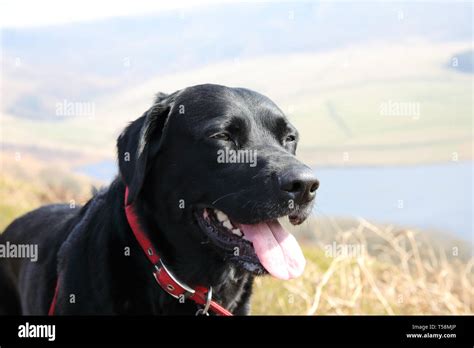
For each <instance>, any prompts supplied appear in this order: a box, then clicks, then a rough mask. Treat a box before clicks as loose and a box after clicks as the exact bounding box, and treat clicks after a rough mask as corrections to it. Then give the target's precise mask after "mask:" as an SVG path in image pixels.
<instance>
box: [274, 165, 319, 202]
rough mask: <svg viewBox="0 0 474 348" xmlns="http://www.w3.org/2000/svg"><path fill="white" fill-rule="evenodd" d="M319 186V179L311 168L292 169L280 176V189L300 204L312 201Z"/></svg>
mask: <svg viewBox="0 0 474 348" xmlns="http://www.w3.org/2000/svg"><path fill="white" fill-rule="evenodd" d="M318 187H319V181H318V179H316V177H315V175H314V174H313V172H312V171H311V170H310V169H304V170H290V171H288V172H286V173H284V174H283V175H282V176H281V177H280V189H281V190H282V191H285V192H286V193H287V194H288V195H289V196H290V197H291V199H293V200H294V201H295V202H296V203H299V204H304V203H308V202H311V201H312V200H313V199H314V197H315V196H316V190H317V189H318Z"/></svg>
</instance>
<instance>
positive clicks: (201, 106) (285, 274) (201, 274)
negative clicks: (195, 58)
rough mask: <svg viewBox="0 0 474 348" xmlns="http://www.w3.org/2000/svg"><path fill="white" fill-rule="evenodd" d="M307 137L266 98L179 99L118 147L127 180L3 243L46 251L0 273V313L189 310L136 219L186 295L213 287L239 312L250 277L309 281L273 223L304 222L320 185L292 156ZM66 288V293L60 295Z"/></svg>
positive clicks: (166, 102)
mask: <svg viewBox="0 0 474 348" xmlns="http://www.w3.org/2000/svg"><path fill="white" fill-rule="evenodd" d="M297 141H298V133H297V131H296V130H295V128H294V127H293V126H292V125H291V124H290V123H289V122H288V121H287V119H286V118H285V116H284V114H283V112H282V111H281V110H280V109H279V108H278V107H277V106H276V105H275V104H274V103H273V102H272V101H270V100H269V99H268V98H266V97H265V96H263V95H261V94H258V93H256V92H253V91H250V90H247V89H242V88H228V87H224V86H219V85H209V84H207V85H199V86H194V87H189V88H186V89H183V90H180V91H177V92H175V93H173V94H170V95H165V94H162V93H160V94H159V95H158V97H157V99H156V101H155V104H154V105H153V106H152V107H151V108H150V109H149V110H148V111H147V112H145V114H144V115H143V116H142V117H140V118H139V119H137V120H136V121H134V122H132V123H131V124H130V125H129V126H128V127H127V128H126V129H125V131H124V132H123V133H122V134H121V135H120V137H119V139H118V143H117V146H118V162H119V171H120V175H119V177H118V178H116V179H115V180H114V181H113V182H112V183H111V185H110V187H108V188H107V189H106V190H103V191H101V192H99V193H97V194H96V195H95V196H94V197H93V198H92V199H91V200H90V201H89V202H88V203H87V204H86V205H85V206H83V207H80V208H70V207H69V206H68V205H50V206H45V207H42V208H39V209H37V210H35V211H32V212H30V213H28V214H26V215H24V216H22V217H20V218H19V219H17V220H15V221H13V223H12V224H10V226H9V227H8V228H7V229H6V231H5V232H4V233H3V235H1V237H0V238H1V239H0V244H3V245H5V244H6V243H9V244H10V245H19V244H33V245H38V248H39V250H38V260H37V262H31V260H28V259H19V258H18V259H16V258H8V259H3V260H1V261H0V262H1V265H0V295H1V296H0V312H1V313H3V314H39V315H44V314H47V313H48V310H49V309H50V305H51V301H52V299H53V297H56V296H57V297H56V300H55V301H56V306H55V314H192V315H194V314H195V313H196V310H197V309H198V307H199V306H197V305H196V303H194V302H193V301H188V300H186V301H184V303H183V301H179V300H177V299H176V298H174V297H172V296H170V295H169V294H168V293H167V292H165V291H164V290H163V289H162V288H161V287H160V286H159V285H158V284H157V282H156V280H155V279H154V278H153V276H152V271H153V269H152V268H153V267H152V265H151V264H150V263H149V260H148V259H147V255H146V254H145V252H144V251H143V250H142V248H141V247H140V245H139V243H138V242H137V240H136V238H135V236H134V234H133V233H132V230H131V228H130V224H129V223H128V221H127V218H126V215H125V212H124V200H125V190H126V187H127V188H128V198H127V203H129V204H133V208H134V211H135V213H136V215H137V217H138V221H139V224H140V226H141V227H142V229H143V230H144V231H145V233H146V235H147V237H148V238H149V239H150V240H151V242H152V244H153V246H154V248H155V249H156V250H157V251H158V253H159V254H160V255H161V257H162V260H163V261H164V263H165V264H166V266H167V268H168V269H170V271H171V272H172V273H173V274H174V275H175V277H177V278H179V280H180V281H181V282H183V283H185V284H187V285H188V286H190V287H194V286H197V285H200V286H204V287H206V288H210V287H212V289H213V300H214V301H216V302H217V303H219V304H220V305H221V306H223V307H225V308H226V309H227V310H229V311H231V312H232V313H233V314H240V315H242V314H247V313H248V312H249V298H250V295H251V289H252V282H253V277H254V276H255V275H261V274H265V273H267V272H269V273H271V274H272V275H274V276H276V277H279V278H282V279H289V278H293V277H296V276H298V275H300V274H301V273H302V271H303V268H304V263H305V261H304V257H303V256H302V253H301V249H300V248H299V246H298V244H297V242H296V241H295V239H294V238H293V237H292V236H291V235H290V234H288V233H287V232H286V231H285V230H284V229H283V228H282V227H281V225H280V224H279V223H278V220H277V219H278V218H280V217H284V216H288V217H289V219H290V221H291V222H292V223H293V224H299V223H301V222H303V221H304V220H305V219H306V217H307V216H308V215H309V213H310V212H311V209H312V202H313V199H314V196H315V191H316V189H317V188H318V185H319V184H318V181H317V180H316V179H315V177H314V175H313V173H312V170H311V169H310V168H308V167H306V166H305V165H303V164H302V163H301V162H299V161H298V160H297V159H296V158H295V150H296V145H297ZM56 284H58V290H57V295H55V287H56Z"/></svg>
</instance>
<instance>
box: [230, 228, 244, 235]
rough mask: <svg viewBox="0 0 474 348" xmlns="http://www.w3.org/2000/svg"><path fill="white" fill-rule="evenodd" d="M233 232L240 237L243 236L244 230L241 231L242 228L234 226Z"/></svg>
mask: <svg viewBox="0 0 474 348" xmlns="http://www.w3.org/2000/svg"><path fill="white" fill-rule="evenodd" d="M232 233H233V234H235V235H237V236H239V237H242V232H240V230H239V229H238V228H234V229H233V230H232Z"/></svg>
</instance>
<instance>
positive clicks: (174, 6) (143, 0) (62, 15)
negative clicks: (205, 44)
mask: <svg viewBox="0 0 474 348" xmlns="http://www.w3.org/2000/svg"><path fill="white" fill-rule="evenodd" d="M231 2H237V1H236V0H220V1H218V0H173V1H157V0H154V1H152V0H135V1H132V0H100V1H98V0H67V1H65V0H40V1H38V0H0V26H2V27H9V28H12V27H15V28H22V27H37V26H47V25H54V24H64V23H70V22H80V21H87V20H94V19H100V18H110V17H118V16H133V15H143V14H152V13H158V12H162V11H168V10H179V9H182V8H186V9H190V8H193V7H201V6H206V5H209V4H216V3H231Z"/></svg>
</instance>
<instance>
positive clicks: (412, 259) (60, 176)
mask: <svg viewBox="0 0 474 348" xmlns="http://www.w3.org/2000/svg"><path fill="white" fill-rule="evenodd" d="M11 158H12V157H11V156H5V155H4V156H2V159H3V160H2V168H3V169H5V170H2V171H1V172H0V198H1V199H0V202H1V203H0V233H1V231H3V229H4V228H5V227H6V226H7V225H8V224H9V223H10V222H11V221H12V220H13V219H14V218H15V217H18V216H20V215H21V214H23V213H25V212H27V211H29V210H31V209H34V208H37V207H39V206H40V205H43V204H48V203H56V202H67V203H71V202H72V203H76V204H80V203H84V202H85V201H86V200H87V199H88V198H89V197H90V189H91V187H92V183H91V182H90V181H89V180H87V179H85V178H82V177H79V176H77V175H71V174H69V173H68V172H67V171H65V170H63V169H61V167H60V166H59V165H58V164H55V163H49V164H48V166H47V167H46V166H45V165H44V164H40V163H39V162H37V161H35V160H34V159H32V158H28V157H24V158H22V159H21V160H20V161H15V160H12V159H11ZM287 225H288V224H287ZM288 228H291V229H292V232H293V233H294V234H295V235H296V236H297V238H298V240H299V241H300V243H301V244H302V246H303V249H304V253H305V256H306V258H307V267H306V270H305V273H304V275H303V276H302V277H300V278H298V279H295V280H292V281H287V282H283V281H280V280H277V279H273V278H271V277H263V278H258V279H257V280H256V282H255V288H254V297H253V299H252V313H253V314H310V315H318V314H469V313H470V314H472V313H474V303H472V298H474V276H473V274H474V273H473V265H474V258H473V257H472V249H470V247H469V246H468V245H465V244H463V243H460V242H458V241H455V240H449V241H446V240H438V241H437V240H436V239H435V238H434V237H433V235H431V234H429V233H421V232H415V231H410V230H405V229H401V228H397V227H395V226H375V225H373V224H371V223H370V222H368V221H365V220H358V221H354V220H343V219H332V218H326V219H325V220H324V219H314V218H313V219H310V220H309V221H308V222H305V224H304V225H303V226H299V227H290V226H288ZM346 246H349V247H351V249H347V250H346V251H344V249H341V251H339V249H338V248H341V247H342V248H344V247H346Z"/></svg>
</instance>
